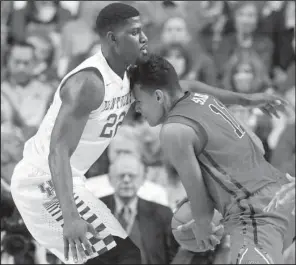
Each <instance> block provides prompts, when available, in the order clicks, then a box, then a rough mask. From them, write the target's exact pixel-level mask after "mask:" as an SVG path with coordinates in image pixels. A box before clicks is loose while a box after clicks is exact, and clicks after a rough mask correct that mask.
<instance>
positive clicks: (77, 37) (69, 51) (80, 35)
mask: <svg viewBox="0 0 296 265" xmlns="http://www.w3.org/2000/svg"><path fill="white" fill-rule="evenodd" d="M83 3H84V2H83ZM96 15H97V13H96ZM93 21H95V20H93ZM98 38H99V37H98V34H95V32H94V25H91V26H90V25H89V24H88V23H87V22H85V21H84V20H83V19H80V18H79V19H76V20H72V21H69V22H68V23H66V24H65V26H64V27H63V28H62V34H61V41H62V43H61V58H60V60H59V65H58V76H59V77H63V76H64V75H65V74H66V73H67V71H69V70H73V67H74V68H75V67H76V66H77V65H78V64H79V63H80V62H82V61H83V60H84V59H86V56H87V55H88V52H89V50H90V47H91V46H92V45H93V43H94V42H95V41H97V39H98ZM76 57H78V59H76ZM80 57H82V58H80ZM72 60H73V61H74V63H73V62H72ZM71 68H72V69H71Z"/></svg>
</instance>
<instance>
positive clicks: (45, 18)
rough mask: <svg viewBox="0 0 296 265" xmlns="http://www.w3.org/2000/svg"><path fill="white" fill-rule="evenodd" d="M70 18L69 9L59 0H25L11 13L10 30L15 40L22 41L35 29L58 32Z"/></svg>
mask: <svg viewBox="0 0 296 265" xmlns="http://www.w3.org/2000/svg"><path fill="white" fill-rule="evenodd" d="M70 19H71V13H70V11H69V10H67V9H65V8H63V7H62V6H61V5H60V1H59V0H58V1H26V5H25V6H24V7H22V8H21V9H16V10H14V11H13V13H12V18H11V31H12V37H13V39H14V40H16V41H24V40H25V39H26V37H27V36H28V34H30V33H31V32H34V31H35V30H38V31H44V32H47V34H48V35H51V34H53V33H58V32H60V30H61V29H62V27H63V25H64V24H65V23H66V22H67V21H69V20H70Z"/></svg>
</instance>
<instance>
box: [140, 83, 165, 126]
mask: <svg viewBox="0 0 296 265" xmlns="http://www.w3.org/2000/svg"><path fill="white" fill-rule="evenodd" d="M134 96H135V99H136V112H138V113H141V115H142V116H143V118H145V119H146V120H147V122H148V123H149V125H150V126H152V127H154V126H157V125H159V124H160V123H161V122H162V120H163V117H164V115H165V111H164V95H163V93H162V92H161V91H160V90H157V91H155V92H152V93H151V94H150V93H148V92H146V90H144V89H142V88H141V86H140V85H135V87H134Z"/></svg>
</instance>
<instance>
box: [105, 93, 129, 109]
mask: <svg viewBox="0 0 296 265" xmlns="http://www.w3.org/2000/svg"><path fill="white" fill-rule="evenodd" d="M132 100H133V98H132V93H131V92H129V93H127V94H125V95H124V96H121V97H116V98H113V99H112V100H108V101H104V109H103V110H102V111H107V110H114V109H120V108H122V107H124V106H127V105H129V104H131V103H132Z"/></svg>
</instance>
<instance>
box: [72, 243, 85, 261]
mask: <svg viewBox="0 0 296 265" xmlns="http://www.w3.org/2000/svg"><path fill="white" fill-rule="evenodd" d="M75 244H76V249H77V251H78V253H79V256H80V257H81V258H82V261H84V260H86V256H85V252H84V249H83V246H82V244H81V241H80V240H79V239H76V240H75Z"/></svg>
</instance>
